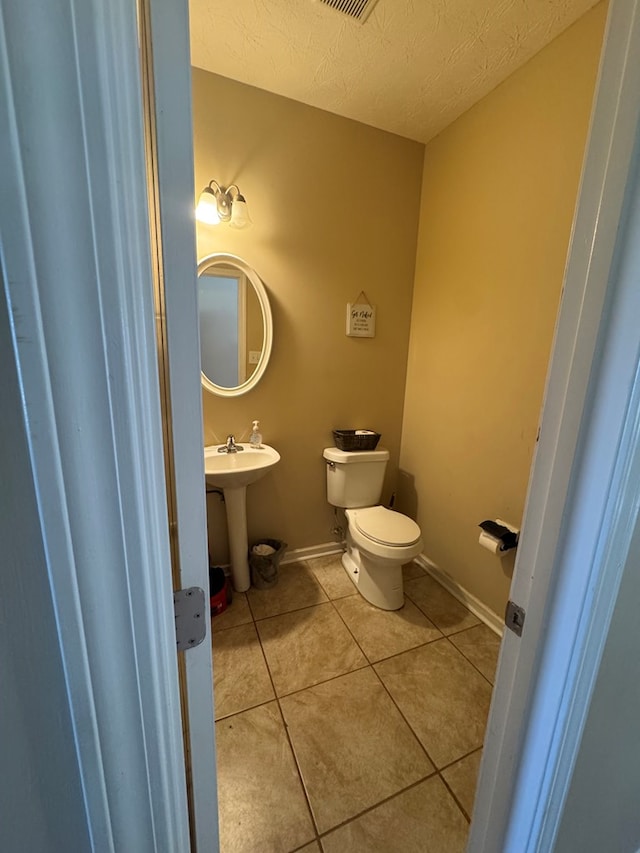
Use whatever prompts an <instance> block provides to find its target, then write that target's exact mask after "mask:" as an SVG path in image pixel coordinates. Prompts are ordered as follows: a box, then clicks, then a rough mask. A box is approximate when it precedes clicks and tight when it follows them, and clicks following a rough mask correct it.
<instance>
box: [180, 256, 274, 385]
mask: <svg viewBox="0 0 640 853" xmlns="http://www.w3.org/2000/svg"><path fill="white" fill-rule="evenodd" d="M225 266H226V267H229V266H232V267H237V268H238V269H239V270H241V271H242V272H243V273H244V274H245V275H246V277H247V278H248V280H249V282H250V283H251V284H252V285H253V289H254V291H255V294H256V296H257V297H258V303H259V304H260V310H261V311H262V324H263V326H264V343H263V347H262V355H261V356H260V361H259V362H258V364H257V365H256V369H255V370H254V371H253V373H252V374H251V376H250V377H249V378H248V379H247V380H246V381H245V382H243V383H242V384H241V385H234V386H233V388H225V387H224V386H223V385H216V384H215V382H212V381H211V380H210V379H209V377H208V376H207V375H206V374H205V373H204V372H203V371H202V370H200V379H201V381H202V385H203V386H204V387H205V388H206V389H207V391H211V393H212V394H217V395H218V396H219V397H240V396H241V395H242V394H246V393H247V391H250V390H251V389H252V388H254V387H255V386H256V385H257V384H258V382H259V381H260V379H261V378H262V374H263V373H264V372H265V370H266V368H267V364H268V363H269V358H270V357H271V347H272V344H273V318H272V316H271V306H270V305H269V297H268V296H267V291H266V289H265V286H264V284H263V283H262V282H261V281H260V277H259V276H258V273H257V272H256V271H255V270H254V268H253V267H250V266H249V264H247V263H246V262H245V261H243V260H242V258H239V257H237V255H228V254H226V253H224V252H214V253H213V254H212V255H207V256H206V257H204V258H202V260H201V261H200V262H199V263H198V267H197V270H196V273H197V278H200V276H201V275H203V273H204V271H205V270H208V269H210V268H211V267H225Z"/></svg>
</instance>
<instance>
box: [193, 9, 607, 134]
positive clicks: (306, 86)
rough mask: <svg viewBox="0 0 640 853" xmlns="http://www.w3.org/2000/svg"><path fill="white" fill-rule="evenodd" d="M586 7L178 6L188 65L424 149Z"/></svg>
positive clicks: (575, 18)
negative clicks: (350, 12)
mask: <svg viewBox="0 0 640 853" xmlns="http://www.w3.org/2000/svg"><path fill="white" fill-rule="evenodd" d="M596 1H597V0H379V2H378V4H377V6H375V8H374V9H373V12H372V13H371V16H370V17H369V19H368V20H367V21H366V22H365V23H364V24H360V23H358V22H357V21H353V20H351V19H350V18H347V17H346V16H345V15H343V14H341V13H339V12H336V11H334V10H332V9H330V8H328V7H326V6H324V5H323V4H322V3H320V2H318V0H190V14H191V61H192V63H193V65H195V66H197V67H198V68H204V69H205V70H207V71H213V72H214V73H216V74H221V75H222V76H223V77H230V78H232V79H234V80H239V81H241V82H242V83H248V84H249V85H251V86H257V87H259V88H261V89H266V90H267V91H269V92H275V93H276V94H278V95H284V96H285V97H288V98H293V99H294V100H296V101H301V102H303V103H305V104H310V105H311V106H314V107H319V108H320V109H323V110H328V111H329V112H332V113H337V114H338V115H341V116H346V117H348V118H352V119H355V120H356V121H360V122H364V123H365V124H369V125H372V126H373V127H378V128H381V129H383V130H388V131H390V132H392V133H398V134H400V135H401V136H406V137H408V138H410V139H416V140H418V141H421V142H427V141H428V140H429V139H431V138H432V137H433V136H435V135H436V134H437V133H438V132H439V131H440V130H442V129H443V128H444V127H446V126H447V125H448V124H450V123H451V122H452V121H454V120H455V119H456V118H457V117H458V116H459V115H461V114H462V113H463V112H464V111H465V110H467V109H469V107H470V106H472V105H473V104H474V103H475V102H476V101H478V100H479V99H480V98H482V97H483V96H484V95H486V94H487V92H489V91H491V89H493V88H494V87H495V86H497V85H498V84H499V83H500V82H501V81H502V80H504V79H505V78H506V77H508V76H509V74H511V73H512V72H513V71H515V70H516V68H518V67H519V66H520V65H523V64H524V63H525V62H526V61H527V60H528V59H529V58H530V57H532V56H533V55H534V54H535V53H537V52H538V51H539V50H540V49H541V48H543V47H544V46H545V45H546V44H547V43H548V42H550V41H551V39H553V38H555V36H557V35H559V34H560V33H561V32H562V31H563V30H564V29H566V27H568V26H569V25H570V24H572V23H573V22H574V21H575V20H577V19H578V18H579V17H580V16H581V15H582V14H584V13H585V12H586V11H587V10H588V9H590V8H591V7H592V6H594V5H595V3H596Z"/></svg>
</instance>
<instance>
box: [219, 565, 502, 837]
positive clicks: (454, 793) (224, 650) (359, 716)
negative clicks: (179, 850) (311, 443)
mask: <svg viewBox="0 0 640 853" xmlns="http://www.w3.org/2000/svg"><path fill="white" fill-rule="evenodd" d="M404 572H405V594H406V595H405V599H406V602H405V606H404V607H403V609H402V610H400V611H397V612H394V613H388V612H385V611H382V610H378V609H377V608H374V607H371V606H370V605H369V604H367V602H366V601H364V599H362V598H361V596H360V595H358V593H357V592H356V589H355V587H354V586H353V584H352V583H351V581H350V580H349V578H348V577H347V575H346V573H345V572H344V569H343V568H342V566H341V564H340V555H333V556H330V557H318V558H316V559H312V560H306V561H304V562H299V563H290V564H288V565H285V566H281V567H280V579H279V582H278V584H277V586H275V587H273V588H272V589H270V590H257V589H250V590H249V591H248V592H247V593H246V594H242V593H240V594H235V595H234V599H233V603H232V605H231V606H230V607H229V608H228V609H227V610H226V611H225V612H224V613H222V614H220V616H216V617H215V618H214V619H213V622H212V624H213V656H214V684H215V702H216V720H217V722H216V738H217V749H218V792H219V811H220V832H221V851H222V853H291V851H304V853H345V851H348V853H378V851H379V853H394V851H398V853H424V851H430V853H456V851H463V850H464V848H465V844H466V838H467V833H468V828H469V817H470V814H471V811H472V809H473V798H474V793H475V783H476V776H477V773H478V767H479V763H480V756H481V752H482V742H483V736H484V728H485V724H486V718H487V713H488V710H489V702H490V699H491V690H492V684H493V677H494V671H495V665H496V660H497V655H498V648H499V638H498V637H497V636H496V635H495V634H494V633H493V632H492V631H491V630H490V629H489V628H487V627H486V626H485V625H483V624H481V623H480V621H479V620H478V619H477V618H476V617H475V616H474V615H473V614H472V613H470V612H469V611H468V610H467V609H466V608H465V607H463V606H462V605H461V604H460V603H459V602H458V601H457V600H456V599H455V598H453V597H452V596H451V595H450V594H449V593H448V592H446V590H444V589H443V588H442V587H441V586H440V585H439V584H438V583H437V582H436V581H434V580H433V579H432V578H431V577H429V576H428V575H427V574H426V573H425V572H424V571H423V570H422V569H421V568H420V566H418V565H417V564H415V563H412V564H410V565H408V566H406V567H405V569H404Z"/></svg>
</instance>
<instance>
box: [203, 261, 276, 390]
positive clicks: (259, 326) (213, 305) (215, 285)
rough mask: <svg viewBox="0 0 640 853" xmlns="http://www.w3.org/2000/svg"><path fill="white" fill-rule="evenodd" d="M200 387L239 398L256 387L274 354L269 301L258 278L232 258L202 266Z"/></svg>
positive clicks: (209, 262)
mask: <svg viewBox="0 0 640 853" xmlns="http://www.w3.org/2000/svg"><path fill="white" fill-rule="evenodd" d="M198 313H199V317H200V359H201V369H202V383H203V385H204V386H205V387H206V388H208V389H209V390H210V391H212V392H213V393H214V394H220V395H222V396H237V395H239V394H244V393H246V391H248V390H249V389H250V388H253V387H254V385H255V384H256V383H257V382H258V380H259V379H260V377H261V376H262V373H263V372H264V369H265V368H266V365H267V362H268V360H269V355H270V352H271V340H272V325H271V311H270V307H269V300H268V298H267V294H266V291H265V289H264V285H263V284H262V282H261V281H260V279H259V277H258V275H257V273H256V272H255V270H253V269H252V268H251V267H249V266H248V264H246V263H245V262H244V261H242V260H241V259H240V258H236V257H234V256H233V255H225V254H215V255H209V256H208V257H207V258H204V260H202V261H201V262H200V263H199V264H198Z"/></svg>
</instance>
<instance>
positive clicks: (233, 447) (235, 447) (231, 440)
mask: <svg viewBox="0 0 640 853" xmlns="http://www.w3.org/2000/svg"><path fill="white" fill-rule="evenodd" d="M239 450H244V447H242V445H240V444H236V439H235V436H233V435H228V436H227V441H226V444H225V445H224V446H222V447H219V448H218V453H237V452H238V451H239Z"/></svg>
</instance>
